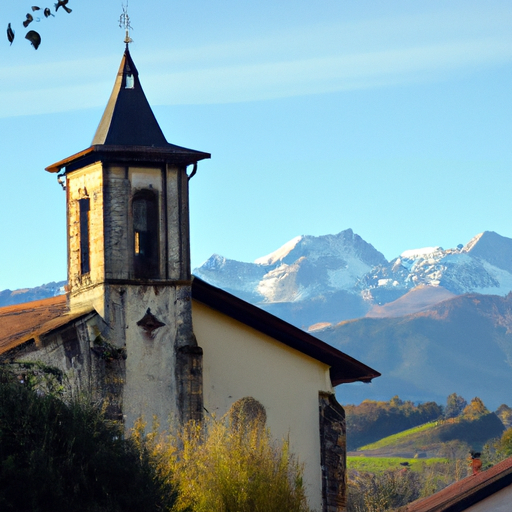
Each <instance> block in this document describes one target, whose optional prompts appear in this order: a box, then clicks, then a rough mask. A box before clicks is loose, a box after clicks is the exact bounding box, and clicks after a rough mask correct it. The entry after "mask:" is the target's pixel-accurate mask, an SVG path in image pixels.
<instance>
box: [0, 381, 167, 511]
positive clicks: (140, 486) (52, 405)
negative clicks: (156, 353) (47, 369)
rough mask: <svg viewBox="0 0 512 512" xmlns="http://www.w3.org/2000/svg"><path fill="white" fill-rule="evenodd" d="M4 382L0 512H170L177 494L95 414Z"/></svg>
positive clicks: (88, 408) (1, 391)
mask: <svg viewBox="0 0 512 512" xmlns="http://www.w3.org/2000/svg"><path fill="white" fill-rule="evenodd" d="M1 377H2V378H1V379H0V510H2V512H7V511H17V512H20V511H30V512H44V511H52V512H60V511H63V512H64V511H66V512H67V511H69V510H73V511H77V512H82V511H83V512H86V511H87V512H89V511H91V512H92V511H95V512H111V511H112V512H117V511H123V512H130V511H134V512H139V511H141V510H144V511H156V510H171V507H172V504H173V502H174V500H175V492H174V488H173V487H172V486H171V485H169V484H166V483H164V482H161V481H160V480H159V479H158V478H157V475H156V473H155V471H154V470H153V469H152V467H151V466H150V464H149V457H148V456H147V455H146V454H145V453H144V452H139V451H138V450H137V447H136V445H135V444H134V443H132V442H131V441H126V440H124V439H123V436H122V431H121V429H120V427H119V426H118V425H116V424H113V423H108V422H106V421H105V420H104V418H103V415H102V413H101V411H100V410H99V409H98V408H95V407H92V406H90V405H86V404H83V403H78V402H73V403H70V404H66V403H64V402H63V401H61V400H60V399H59V398H58V397H56V396H53V395H41V392H40V391H39V392H38V391H36V390H35V389H31V388H30V387H29V386H28V385H27V384H20V383H19V381H18V379H12V378H9V377H8V376H7V375H6V374H5V373H3V374H2V376H1Z"/></svg>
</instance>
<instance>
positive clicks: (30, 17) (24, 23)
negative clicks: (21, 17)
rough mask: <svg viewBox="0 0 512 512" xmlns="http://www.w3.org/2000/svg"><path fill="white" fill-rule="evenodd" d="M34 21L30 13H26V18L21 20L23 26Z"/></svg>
mask: <svg viewBox="0 0 512 512" xmlns="http://www.w3.org/2000/svg"><path fill="white" fill-rule="evenodd" d="M33 21H34V17H33V16H32V14H30V13H27V19H26V20H25V21H24V22H23V26H24V27H25V28H27V27H28V26H29V25H30V24H31V23H32V22H33Z"/></svg>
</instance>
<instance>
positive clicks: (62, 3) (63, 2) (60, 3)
mask: <svg viewBox="0 0 512 512" xmlns="http://www.w3.org/2000/svg"><path fill="white" fill-rule="evenodd" d="M68 2H69V0H59V1H58V3H56V4H55V12H57V10H58V9H59V7H62V8H63V9H64V10H65V11H66V12H67V13H68V14H69V13H70V12H71V9H70V8H69V7H66V4H67V3H68Z"/></svg>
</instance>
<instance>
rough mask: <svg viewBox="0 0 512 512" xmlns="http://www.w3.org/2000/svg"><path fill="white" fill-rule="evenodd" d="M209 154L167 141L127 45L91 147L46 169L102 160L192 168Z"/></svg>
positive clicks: (68, 168) (69, 167)
mask: <svg viewBox="0 0 512 512" xmlns="http://www.w3.org/2000/svg"><path fill="white" fill-rule="evenodd" d="M205 158H210V154H209V153H204V152H202V151H196V150H194V149H188V148H184V147H181V146H176V145H174V144H170V143H169V142H167V140H166V138H165V136H164V134H163V132H162V130H161V128H160V126H159V124H158V121H157V120H156V118H155V115H154V114H153V111H152V109H151V106H150V105H149V102H148V100H147V98H146V95H145V94H144V91H143V90H142V86H141V83H140V80H139V73H138V71H137V68H136V67H135V64H134V62H133V59H132V57H131V55H130V51H129V49H128V45H127V46H126V49H125V52H124V55H123V58H122V59H121V65H120V66H119V70H118V72H117V76H116V81H115V83H114V88H113V90H112V94H111V95H110V99H109V101H108V103H107V106H106V108H105V111H104V113H103V116H102V118H101V121H100V124H99V126H98V129H97V130H96V134H95V135H94V138H93V140H92V144H91V146H90V147H89V148H88V149H86V150H84V151H81V152H79V153H76V154H75V155H72V156H70V157H68V158H66V159H64V160H61V161H59V162H57V163H55V164H53V165H50V166H48V167H47V168H46V170H47V171H49V172H59V171H60V170H61V169H62V168H63V167H65V168H66V172H68V171H70V170H74V169H75V168H78V167H83V166H84V165H88V164H89V163H92V162H94V161H98V160H105V159H107V160H111V161H116V162H124V161H130V162H167V163H175V164H178V165H189V164H192V163H196V162H198V161H199V160H203V159H205Z"/></svg>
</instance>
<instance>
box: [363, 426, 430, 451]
mask: <svg viewBox="0 0 512 512" xmlns="http://www.w3.org/2000/svg"><path fill="white" fill-rule="evenodd" d="M437 425H438V422H437V421H433V422H430V423H425V424H424V425H420V426H418V427H414V428H410V429H409V430H404V431H403V432H399V433H398V434H394V435H392V436H389V437H385V438H384V439H381V440H380V441H377V442H376V443H371V444H367V445H366V446H361V448H358V451H363V450H379V449H381V448H386V447H387V446H393V445H396V444H401V443H402V442H406V441H407V438H410V437H414V436H416V434H419V433H422V432H425V431H426V430H430V429H432V428H435V427H437Z"/></svg>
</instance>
